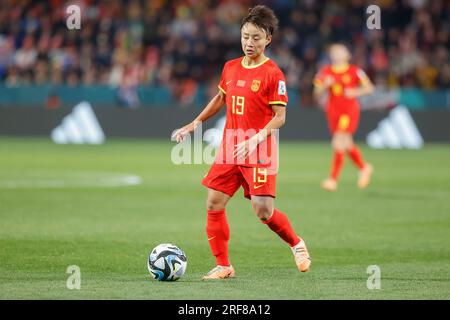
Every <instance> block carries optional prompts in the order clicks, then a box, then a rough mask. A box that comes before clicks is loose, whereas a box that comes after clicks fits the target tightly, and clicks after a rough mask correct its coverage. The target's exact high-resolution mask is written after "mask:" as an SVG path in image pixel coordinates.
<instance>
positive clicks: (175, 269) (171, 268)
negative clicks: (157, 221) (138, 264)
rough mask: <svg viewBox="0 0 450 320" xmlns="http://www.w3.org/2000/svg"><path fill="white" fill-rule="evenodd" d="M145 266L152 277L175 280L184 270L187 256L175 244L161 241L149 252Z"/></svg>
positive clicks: (160, 279) (161, 279)
mask: <svg viewBox="0 0 450 320" xmlns="http://www.w3.org/2000/svg"><path fill="white" fill-rule="evenodd" d="M147 267H148V271H149V272H150V275H151V276H152V277H153V279H156V280H159V281H176V280H178V279H180V278H181V277H182V276H183V274H184V273H185V272H186V267H187V257H186V255H185V254H184V252H183V250H181V249H180V248H178V247H177V246H176V245H173V244H170V243H163V244H160V245H158V246H156V247H155V248H154V249H153V250H152V251H151V252H150V254H149V257H148V261H147Z"/></svg>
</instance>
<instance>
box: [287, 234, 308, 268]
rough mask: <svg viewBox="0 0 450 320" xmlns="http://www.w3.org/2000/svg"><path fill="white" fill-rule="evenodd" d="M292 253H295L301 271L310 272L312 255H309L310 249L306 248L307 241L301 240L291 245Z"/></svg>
mask: <svg viewBox="0 0 450 320" xmlns="http://www.w3.org/2000/svg"><path fill="white" fill-rule="evenodd" d="M291 249H292V253H293V254H294V258H295V263H296V264H297V268H298V270H299V271H300V272H308V271H309V269H310V267H311V257H310V256H309V253H308V249H307V248H306V244H305V241H303V239H302V240H300V242H299V243H298V244H297V245H295V246H293V247H291Z"/></svg>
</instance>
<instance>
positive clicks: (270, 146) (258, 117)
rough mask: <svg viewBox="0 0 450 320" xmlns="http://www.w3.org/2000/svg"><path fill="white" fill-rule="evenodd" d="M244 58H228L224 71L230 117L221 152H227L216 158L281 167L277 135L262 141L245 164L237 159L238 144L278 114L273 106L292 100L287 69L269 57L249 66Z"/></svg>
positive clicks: (221, 87) (223, 82)
mask: <svg viewBox="0 0 450 320" xmlns="http://www.w3.org/2000/svg"><path fill="white" fill-rule="evenodd" d="M243 61H244V58H243V57H241V58H238V59H234V60H230V61H228V62H227V63H226V64H225V66H224V68H223V71H222V77H221V80H220V84H219V86H218V87H219V89H220V90H221V91H222V92H223V93H224V94H225V96H226V106H227V117H226V118H227V120H226V124H225V129H224V133H223V138H222V146H221V148H220V149H219V150H220V151H223V152H225V157H223V156H224V155H223V154H222V155H220V153H219V154H218V155H220V156H221V157H222V159H220V157H216V161H224V160H225V162H226V163H235V164H238V165H242V166H250V167H255V166H258V167H272V168H274V166H277V163H276V161H277V158H278V150H277V149H278V148H277V144H276V136H274V135H272V136H270V137H269V138H267V140H266V141H264V142H261V143H260V144H259V145H258V147H257V149H256V150H255V151H254V152H253V153H252V154H250V155H249V157H248V158H247V159H246V161H245V163H238V162H237V161H236V160H234V161H233V157H232V153H233V150H234V147H235V145H236V144H237V143H239V142H242V141H244V140H247V139H248V138H250V137H252V136H253V135H255V134H256V133H258V132H259V131H260V130H261V129H263V128H264V127H265V126H266V125H267V123H268V122H269V121H270V120H272V118H273V117H274V112H273V110H272V105H283V106H286V105H287V103H288V96H287V89H286V80H285V77H284V74H283V72H282V71H281V70H280V69H279V68H278V66H277V65H276V64H275V63H274V62H273V61H272V60H271V59H269V58H267V59H266V60H264V61H263V62H261V63H259V64H258V65H254V66H245V65H244V62H243Z"/></svg>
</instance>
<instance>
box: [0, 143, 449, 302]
mask: <svg viewBox="0 0 450 320" xmlns="http://www.w3.org/2000/svg"><path fill="white" fill-rule="evenodd" d="M172 146H173V143H171V142H165V141H146V140H139V141H133V140H109V141H108V142H107V143H106V144H105V145H103V146H56V145H53V144H52V143H51V142H49V141H48V140H46V139H17V138H2V139H0V153H1V157H0V220H1V224H0V298H1V299H449V298H450V169H449V167H448V165H449V163H450V147H449V146H448V145H427V146H426V147H425V148H424V149H423V150H420V151H405V150H381V151H376V150H371V149H368V148H367V147H363V148H362V149H363V152H364V155H365V156H366V158H367V159H370V161H371V162H373V164H374V165H375V175H374V180H373V184H372V185H371V186H370V187H369V188H368V189H367V190H363V191H361V190H358V189H357V188H356V177H357V171H356V169H355V168H354V167H353V166H352V165H351V164H350V162H349V161H348V160H347V159H346V166H345V167H344V171H343V174H342V181H341V184H340V186H339V190H338V192H336V193H327V192H325V191H322V190H321V189H320V188H319V182H320V181H321V179H322V178H324V177H325V176H326V173H327V172H328V166H329V163H330V151H329V147H328V144H326V143H320V144H312V143H287V142H284V143H282V148H281V156H280V160H281V170H280V174H279V179H278V196H279V197H278V199H277V200H276V206H277V208H279V209H280V210H282V211H284V212H286V213H287V215H288V216H289V218H290V219H291V221H292V224H293V225H294V227H295V229H296V230H298V233H299V234H301V235H303V236H304V238H305V239H306V241H307V244H308V248H309V250H310V253H311V255H312V258H313V265H312V270H311V272H309V273H306V274H300V273H299V272H298V271H297V269H296V267H295V264H294V260H293V257H292V254H291V251H290V250H289V247H288V246H287V245H286V244H284V243H283V242H282V241H281V240H280V239H279V238H278V236H277V235H276V234H274V233H272V232H271V231H270V230H269V229H268V228H267V226H265V225H263V224H262V223H260V222H259V221H258V219H257V218H256V217H255V215H254V213H253V212H252V209H251V206H250V202H249V201H248V200H245V199H244V198H243V196H242V191H239V192H238V193H237V194H236V196H235V198H234V199H232V200H231V202H230V203H229V206H228V208H227V213H228V219H229V223H230V226H231V241H230V256H231V261H232V264H233V265H234V267H235V269H236V272H237V277H236V278H234V279H229V280H226V281H219V282H202V281H201V277H202V276H203V275H204V274H205V273H206V272H207V271H209V269H211V268H212V267H213V266H214V260H213V258H212V256H211V254H210V251H209V247H208V243H207V240H206V235H205V231H204V230H205V216H206V213H205V208H204V203H205V196H206V191H205V189H204V188H203V187H202V186H201V184H200V180H201V178H202V177H203V175H204V174H205V173H206V172H207V169H208V166H207V165H191V166H187V165H182V166H175V165H173V164H172V163H171V161H170V151H171V147H172ZM121 174H129V175H136V176H140V177H141V178H142V184H140V185H134V186H133V185H132V186H116V187H111V186H108V184H109V183H111V181H112V180H114V179H119V180H120V179H121V178H117V177H119V176H117V175H121ZM105 179H106V180H105ZM108 179H109V180H108ZM111 179H112V180H111ZM127 179H128V180H130V179H131V181H133V178H129V177H128V178H127ZM128 180H127V181H128ZM105 181H106V182H105ZM108 181H109V182H108ZM102 184H103V185H102ZM99 185H100V186H99ZM165 242H171V243H174V244H176V245H178V246H180V247H181V248H182V249H183V250H184V251H185V252H186V254H187V257H188V268H187V273H186V274H185V276H184V277H183V278H182V279H181V280H179V281H177V282H173V283H167V282H157V281H153V280H151V279H150V276H149V274H148V271H147V267H146V261H147V256H148V253H149V251H150V250H151V249H152V248H153V247H154V246H156V245H157V244H159V243H165ZM69 265H77V266H79V267H80V270H81V289H80V290H69V289H67V288H66V281H67V278H68V277H69V274H67V273H66V269H67V267H68V266H69ZM370 265H377V266H379V268H380V270H381V289H380V290H369V289H368V288H367V278H368V277H369V276H370V275H369V274H367V268H368V266H370Z"/></svg>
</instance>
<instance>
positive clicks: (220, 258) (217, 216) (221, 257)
mask: <svg viewBox="0 0 450 320" xmlns="http://www.w3.org/2000/svg"><path fill="white" fill-rule="evenodd" d="M206 234H207V235H208V242H209V246H210V248H211V252H212V254H213V255H214V256H215V257H216V264H217V265H218V266H229V265H230V261H229V260H228V240H229V239H230V227H229V226H228V221H227V216H226V214H225V209H224V210H218V211H214V210H208V216H207V220H206Z"/></svg>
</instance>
